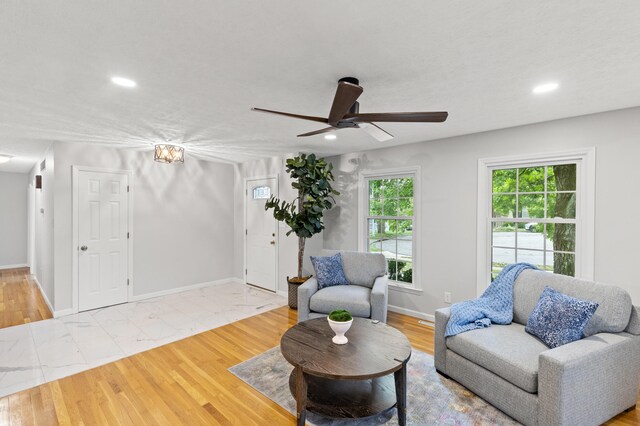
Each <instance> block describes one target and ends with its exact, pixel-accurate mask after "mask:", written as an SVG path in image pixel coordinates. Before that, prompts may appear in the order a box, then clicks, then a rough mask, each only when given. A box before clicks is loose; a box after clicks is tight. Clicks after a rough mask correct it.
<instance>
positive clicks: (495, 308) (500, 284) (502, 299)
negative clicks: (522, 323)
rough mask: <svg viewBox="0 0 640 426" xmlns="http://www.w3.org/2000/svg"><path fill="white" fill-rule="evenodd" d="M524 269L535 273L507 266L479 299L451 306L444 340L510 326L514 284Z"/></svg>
mask: <svg viewBox="0 0 640 426" xmlns="http://www.w3.org/2000/svg"><path fill="white" fill-rule="evenodd" d="M525 269H537V268H536V267H535V266H533V265H530V264H528V263H515V264H513V265H508V266H506V267H505V268H504V269H503V270H502V271H501V272H500V274H499V275H498V276H497V277H496V279H495V280H493V282H492V283H491V285H489V287H487V289H486V290H485V291H484V293H482V296H480V298H478V299H474V300H467V301H464V302H460V303H454V304H453V305H451V317H450V318H449V322H448V323H447V330H446V331H445V334H444V335H445V337H448V336H455V335H456V334H460V333H464V332H465V331H469V330H475V329H477V328H485V327H489V326H490V325H491V323H492V322H493V323H495V324H511V320H513V283H514V282H515V281H516V278H518V275H520V272H522V271H524V270H525Z"/></svg>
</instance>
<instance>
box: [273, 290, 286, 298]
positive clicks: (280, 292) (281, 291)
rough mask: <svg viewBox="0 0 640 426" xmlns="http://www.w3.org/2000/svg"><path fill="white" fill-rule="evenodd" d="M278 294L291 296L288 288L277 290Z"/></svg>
mask: <svg viewBox="0 0 640 426" xmlns="http://www.w3.org/2000/svg"><path fill="white" fill-rule="evenodd" d="M276 294H277V295H278V296H282V297H289V292H288V291H287V290H276Z"/></svg>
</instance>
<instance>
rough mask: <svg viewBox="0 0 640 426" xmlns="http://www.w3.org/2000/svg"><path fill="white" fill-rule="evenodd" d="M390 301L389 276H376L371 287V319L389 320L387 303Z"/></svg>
mask: <svg viewBox="0 0 640 426" xmlns="http://www.w3.org/2000/svg"><path fill="white" fill-rule="evenodd" d="M388 302H389V277H387V276H386V275H383V276H381V277H378V278H376V280H375V281H374V282H373V288H372V289H371V319H374V320H378V321H380V322H385V323H386V322H387V304H388Z"/></svg>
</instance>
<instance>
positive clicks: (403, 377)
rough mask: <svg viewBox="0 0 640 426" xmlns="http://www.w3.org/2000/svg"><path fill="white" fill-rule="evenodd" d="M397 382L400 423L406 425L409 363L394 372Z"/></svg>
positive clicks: (401, 425) (402, 425)
mask: <svg viewBox="0 0 640 426" xmlns="http://www.w3.org/2000/svg"><path fill="white" fill-rule="evenodd" d="M393 376H394V378H395V382H396V401H397V409H398V424H399V425H400V426H405V424H406V423H407V364H406V363H405V364H402V368H401V369H400V370H398V371H396V372H395V373H393Z"/></svg>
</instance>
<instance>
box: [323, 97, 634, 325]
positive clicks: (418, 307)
mask: <svg viewBox="0 0 640 426" xmlns="http://www.w3.org/2000/svg"><path fill="white" fill-rule="evenodd" d="M451 119H455V117H451ZM408 125H410V124H408ZM436 125H437V124H434V126H436ZM373 144H374V142H372V145H373ZM582 147H596V171H595V172H596V217H595V264H594V265H595V279H596V280H597V281H601V282H606V283H611V284H616V285H619V286H620V287H623V288H625V289H626V290H627V291H628V292H629V293H630V294H631V296H632V298H633V300H634V303H636V304H640V278H638V274H637V270H636V268H635V265H636V264H637V263H638V261H639V260H640V244H638V241H640V226H639V225H638V220H637V218H636V212H638V211H640V186H639V185H640V166H639V165H638V164H639V163H638V159H639V158H640V108H632V109H626V110H620V111H612V112H607V113H601V114H594V115H588V116H582V117H576V118H570V119H564V120H557V121H551V122H546V123H539V124H533V125H528V126H522V127H515V128H510V129H504V130H497V131H491V132H485V133H478V134H473V135H467V136H460V137H454V138H448V139H442V140H436V141H430V142H423V143H418V144H411V145H404V146H399V147H395V148H389V149H379V150H371V151H366V152H360V153H355V154H347V155H341V156H338V157H333V158H330V159H329V160H330V161H332V162H333V164H334V166H335V168H336V170H335V171H334V173H335V174H336V178H337V182H338V183H337V189H338V190H339V191H340V192H341V193H342V195H341V196H340V197H338V203H339V204H338V206H337V208H335V209H334V210H332V211H330V212H328V214H327V216H326V229H325V232H324V246H325V248H329V249H349V250H357V248H358V217H357V214H358V201H357V197H358V173H359V172H360V171H363V170H375V169H384V168H390V167H400V166H409V165H410V166H413V165H418V166H420V167H421V173H422V181H421V197H422V206H421V207H422V213H421V216H422V217H421V218H420V220H421V222H420V225H421V229H422V231H421V232H420V235H419V238H421V240H422V241H421V243H422V252H421V254H420V258H419V259H418V262H420V266H421V269H420V271H421V272H420V276H419V277H418V278H419V280H420V282H421V285H422V288H423V290H424V291H423V294H422V295H420V296H417V295H412V294H407V293H401V292H398V291H394V290H392V291H391V292H390V303H391V304H392V305H396V306H399V307H402V308H405V309H409V310H413V311H417V312H420V313H424V314H433V312H434V311H435V309H437V308H439V307H442V306H445V303H444V301H443V296H444V292H445V291H449V292H451V293H452V294H453V301H454V302H455V301H460V300H465V299H470V298H474V297H476V219H477V217H476V214H477V211H476V210H477V205H476V203H477V185H478V183H477V167H478V165H477V162H478V159H479V158H485V157H496V156H501V155H515V154H527V153H541V152H559V151H564V150H570V149H574V148H582Z"/></svg>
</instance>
